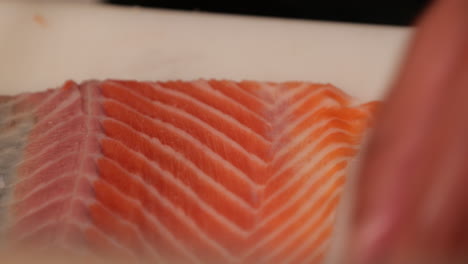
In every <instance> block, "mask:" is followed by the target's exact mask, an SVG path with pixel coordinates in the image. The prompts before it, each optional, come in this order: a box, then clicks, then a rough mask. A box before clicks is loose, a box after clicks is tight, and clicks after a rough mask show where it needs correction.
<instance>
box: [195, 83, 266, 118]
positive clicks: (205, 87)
mask: <svg viewBox="0 0 468 264" xmlns="http://www.w3.org/2000/svg"><path fill="white" fill-rule="evenodd" d="M193 85H194V86H195V87H198V88H199V89H200V90H204V91H206V92H210V93H211V94H212V95H216V96H217V97H218V98H217V99H218V100H223V99H224V100H226V101H228V102H230V103H231V104H234V105H236V106H237V107H239V108H240V109H242V110H243V111H244V112H247V113H250V114H251V115H254V116H256V117H257V118H259V119H260V120H262V121H263V122H265V123H269V122H268V120H267V119H266V118H265V117H264V116H262V115H260V114H259V113H257V112H254V111H252V110H250V109H249V108H247V107H246V106H245V105H243V104H241V103H239V102H237V101H235V100H234V99H232V98H231V97H229V96H227V95H225V94H224V93H222V92H220V91H218V90H215V89H213V88H212V87H211V85H210V84H209V83H208V82H207V81H202V80H199V81H195V82H194V83H193Z"/></svg>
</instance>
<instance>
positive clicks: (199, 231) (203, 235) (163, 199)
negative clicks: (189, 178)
mask: <svg viewBox="0 0 468 264" xmlns="http://www.w3.org/2000/svg"><path fill="white" fill-rule="evenodd" d="M106 159H107V160H108V161H110V162H112V164H114V166H117V167H119V168H120V169H121V170H122V171H125V172H126V174H128V175H130V177H132V179H134V180H136V181H137V182H138V183H140V184H142V186H145V187H146V188H147V189H149V190H150V191H151V192H150V193H151V196H152V197H154V198H155V199H156V200H158V201H159V202H160V203H161V204H162V206H164V207H165V208H167V209H168V210H169V211H171V212H172V213H173V214H174V215H175V216H176V217H178V218H179V219H182V221H183V222H184V224H185V225H187V226H188V227H189V228H190V229H192V230H193V231H194V232H195V233H196V234H197V235H198V236H199V237H200V238H201V239H202V240H204V241H205V243H207V244H208V245H209V246H211V247H212V248H214V249H216V250H217V251H218V252H220V254H221V255H224V257H225V258H231V257H232V255H231V253H229V252H228V251H227V250H226V249H225V248H223V247H222V246H221V245H219V243H217V242H216V241H215V240H213V238H211V237H209V236H208V235H207V234H206V233H205V232H204V231H203V230H202V229H201V228H200V227H199V226H198V225H197V224H196V223H195V222H194V221H193V220H192V219H191V218H190V217H187V216H186V215H185V213H184V212H183V210H181V209H180V208H179V207H178V206H177V205H175V204H174V203H172V202H171V201H170V200H169V199H167V198H166V197H164V196H163V195H161V194H160V193H159V191H158V190H157V189H156V188H155V187H154V186H153V185H151V184H148V183H147V182H145V181H144V180H143V179H142V178H141V176H139V177H137V176H136V175H135V174H134V173H131V172H129V171H128V170H127V169H125V168H123V167H122V166H121V165H120V164H119V163H117V162H116V161H114V160H111V159H108V158H106ZM160 173H161V175H163V174H169V173H168V172H165V171H163V170H162V169H160ZM163 176H165V177H167V178H168V179H169V181H172V182H173V183H174V184H175V185H179V187H180V188H181V189H183V190H185V191H187V192H190V191H191V190H190V189H188V187H184V186H180V184H178V183H177V180H175V179H173V176H171V175H163ZM106 182H107V181H106ZM107 183H108V184H109V185H111V186H112V187H113V188H115V189H116V190H117V191H118V192H119V193H120V194H122V195H123V196H125V197H126V199H129V200H132V201H134V202H135V203H137V204H139V205H140V206H141V208H143V210H144V212H145V213H146V214H148V215H150V216H152V218H154V219H156V220H157V219H158V218H157V216H155V215H153V214H149V213H147V211H146V210H145V205H144V204H143V203H142V202H141V201H140V200H138V199H136V198H134V197H129V196H128V195H126V194H124V193H122V191H121V190H119V189H118V188H117V187H115V186H114V185H113V184H112V183H110V182H107ZM195 195H196V194H195ZM157 221H159V220H157ZM130 224H131V225H135V224H134V223H130ZM161 225H164V224H162V223H161ZM167 232H168V233H170V234H172V233H171V232H169V231H167Z"/></svg>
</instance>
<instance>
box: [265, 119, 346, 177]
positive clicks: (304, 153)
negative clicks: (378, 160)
mask: <svg viewBox="0 0 468 264" xmlns="http://www.w3.org/2000/svg"><path fill="white" fill-rule="evenodd" d="M317 129H319V128H317ZM311 133H313V131H312V132H311ZM335 133H343V134H345V135H349V136H352V135H353V134H351V133H349V132H348V131H346V130H342V129H337V128H331V129H328V130H327V131H326V132H324V133H322V134H321V135H320V136H319V137H318V138H317V139H314V141H313V142H312V143H311V144H309V145H307V147H305V148H303V149H302V150H301V151H300V152H299V153H296V154H295V155H294V157H293V158H291V159H288V161H287V162H285V163H284V164H283V165H282V166H281V168H279V169H278V170H277V171H275V172H274V174H273V175H271V177H270V179H269V180H268V182H267V184H266V185H268V184H269V183H270V182H272V181H274V180H275V179H276V178H277V177H279V176H281V174H282V173H283V172H284V171H286V170H287V169H289V168H291V167H293V166H295V167H297V166H298V165H300V164H302V163H304V162H305V161H306V160H307V158H309V157H310V156H311V154H314V153H315V152H316V151H318V149H317V148H318V146H319V145H320V144H322V143H323V140H324V139H326V138H327V137H329V136H330V135H333V134H335ZM336 144H346V146H353V145H350V144H349V143H343V142H342V141H334V142H333V145H336ZM330 147H333V146H330V145H328V146H326V147H325V148H323V149H322V150H320V151H321V153H324V152H326V151H327V149H329V148H330ZM315 156H316V155H315ZM314 158H316V159H317V157H314ZM320 158H321V157H320ZM307 161H308V164H309V165H310V164H311V163H310V162H309V161H310V160H307ZM272 165H274V162H272ZM301 169H302V170H306V169H307V168H301Z"/></svg>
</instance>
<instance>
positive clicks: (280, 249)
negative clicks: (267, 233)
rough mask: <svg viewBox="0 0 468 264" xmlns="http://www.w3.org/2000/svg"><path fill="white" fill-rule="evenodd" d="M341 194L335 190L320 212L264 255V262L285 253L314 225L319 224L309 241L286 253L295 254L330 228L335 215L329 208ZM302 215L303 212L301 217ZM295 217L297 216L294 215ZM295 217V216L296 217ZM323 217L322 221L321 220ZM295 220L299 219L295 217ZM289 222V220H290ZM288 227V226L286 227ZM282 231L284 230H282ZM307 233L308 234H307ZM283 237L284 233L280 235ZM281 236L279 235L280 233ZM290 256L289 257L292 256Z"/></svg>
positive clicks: (338, 190) (339, 190)
mask: <svg viewBox="0 0 468 264" xmlns="http://www.w3.org/2000/svg"><path fill="white" fill-rule="evenodd" d="M340 194H341V189H337V190H336V191H335V192H334V194H333V195H331V196H330V197H329V199H327V200H326V201H325V202H324V203H323V204H322V205H321V208H320V211H317V213H315V214H314V216H313V217H311V218H309V219H308V221H303V222H301V224H300V226H299V228H297V229H295V230H294V232H293V233H288V235H287V238H286V239H284V240H282V241H281V242H280V245H277V246H276V248H275V250H274V251H272V252H271V253H270V254H267V255H264V258H265V259H266V260H271V259H272V258H273V259H274V258H275V257H276V256H277V255H279V254H281V253H286V252H285V251H286V250H287V249H289V248H290V247H291V244H293V243H297V242H298V239H300V237H301V236H303V235H304V234H306V233H310V230H309V229H310V228H312V227H315V225H317V224H319V222H321V221H322V220H323V221H322V222H321V223H320V226H318V228H316V229H314V231H313V233H312V234H311V235H309V236H308V237H309V239H308V240H307V241H303V243H301V245H302V246H300V247H295V248H294V249H293V250H292V251H287V253H289V254H291V253H294V252H297V251H298V250H299V249H301V248H304V247H305V246H308V245H310V243H311V242H310V240H315V239H316V238H318V237H319V236H320V234H321V232H323V231H324V230H326V228H327V227H331V226H332V224H333V221H334V219H335V214H334V213H333V211H334V210H329V206H331V205H332V203H333V202H334V201H335V200H336V199H338V198H339V196H340ZM303 214H304V211H303V213H302V214H300V216H301V215H303ZM296 215H297V214H296ZM296 215H295V216H296ZM323 217H325V218H324V219H322V218H323ZM295 218H296V219H297V218H299V217H295ZM290 221H291V220H290ZM288 226H289V225H288ZM283 230H284V229H283ZM307 231H309V232H307ZM282 234H283V235H285V233H284V232H283V233H282ZM280 235H281V233H280ZM293 255H294V254H292V255H291V256H293Z"/></svg>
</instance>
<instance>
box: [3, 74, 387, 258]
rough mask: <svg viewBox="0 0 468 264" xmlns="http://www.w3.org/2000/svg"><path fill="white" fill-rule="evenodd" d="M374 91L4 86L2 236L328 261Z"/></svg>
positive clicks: (186, 253) (147, 253)
mask: <svg viewBox="0 0 468 264" xmlns="http://www.w3.org/2000/svg"><path fill="white" fill-rule="evenodd" d="M377 106H378V103H377V102H370V103H365V104H359V103H358V102H356V100H354V99H353V98H351V97H350V96H348V95H346V94H345V93H343V92H342V91H340V90H339V89H337V88H335V87H333V86H332V85H324V84H314V83H307V82H284V83H271V82H254V81H243V82H233V81H225V80H196V81H187V82H184V81H168V82H137V81H121V80H106V81H87V82H84V83H81V84H77V83H75V82H72V81H68V82H66V83H65V84H64V85H63V86H62V87H61V88H57V89H51V90H47V91H44V92H39V93H27V94H20V95H17V96H11V97H6V96H5V97H0V201H1V204H0V241H2V243H3V244H4V245H9V246H19V245H35V246H36V247H40V248H50V247H60V248H65V249H71V250H74V251H77V252H85V253H86V252H90V253H98V254H105V255H107V254H108V255H113V256H121V257H128V258H131V259H134V260H139V261H150V262H151V263H321V261H322V258H323V257H324V255H325V254H326V251H327V248H328V246H329V243H330V237H331V232H332V230H333V225H334V220H335V215H336V208H337V204H338V202H339V199H340V197H341V192H342V189H343V184H344V183H345V181H346V175H347V170H348V166H349V164H350V162H351V161H352V159H353V157H355V155H356V152H357V151H358V149H359V144H360V141H361V138H362V136H363V134H364V133H365V131H366V129H367V128H368V127H369V125H370V120H371V118H372V115H373V112H374V111H375V109H376V107H377Z"/></svg>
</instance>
